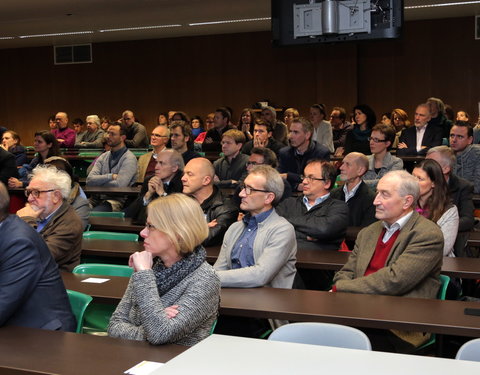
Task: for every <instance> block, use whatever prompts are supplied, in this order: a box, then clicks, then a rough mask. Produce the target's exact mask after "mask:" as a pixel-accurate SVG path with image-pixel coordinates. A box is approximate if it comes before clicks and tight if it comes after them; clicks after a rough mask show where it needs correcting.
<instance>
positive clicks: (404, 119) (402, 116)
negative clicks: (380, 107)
mask: <svg viewBox="0 0 480 375" xmlns="http://www.w3.org/2000/svg"><path fill="white" fill-rule="evenodd" d="M390 118H391V119H392V125H393V127H394V128H395V133H396V134H395V141H394V142H393V143H392V146H391V148H394V149H396V148H397V146H398V140H399V138H400V136H401V135H402V131H403V129H405V128H409V127H410V126H411V125H412V124H411V123H410V120H409V119H408V115H407V112H405V111H404V110H403V109H401V108H395V109H394V110H393V111H392V114H391V116H390Z"/></svg>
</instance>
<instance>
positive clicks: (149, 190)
mask: <svg viewBox="0 0 480 375" xmlns="http://www.w3.org/2000/svg"><path fill="white" fill-rule="evenodd" d="M183 167H184V165H183V159H182V156H181V155H180V154H179V153H178V152H177V151H175V150H172V149H168V150H165V151H163V152H161V153H159V154H158V155H157V164H156V166H155V174H154V175H153V176H151V177H149V178H148V179H146V180H145V182H144V183H143V185H142V190H141V191H140V194H139V195H138V197H137V199H135V200H134V201H133V202H132V203H131V204H130V205H129V206H128V207H127V208H126V209H125V216H126V217H131V218H133V222H134V223H138V224H144V223H145V219H146V218H147V212H146V209H147V206H148V204H149V203H150V202H151V201H153V200H154V199H156V198H158V197H163V196H166V195H168V194H171V193H179V192H182V189H183V186H182V181H181V178H182V174H183Z"/></svg>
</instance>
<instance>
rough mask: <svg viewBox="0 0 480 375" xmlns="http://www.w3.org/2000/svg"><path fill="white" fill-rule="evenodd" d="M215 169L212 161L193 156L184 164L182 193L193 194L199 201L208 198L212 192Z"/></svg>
mask: <svg viewBox="0 0 480 375" xmlns="http://www.w3.org/2000/svg"><path fill="white" fill-rule="evenodd" d="M214 176H215V169H214V168H213V165H212V163H211V162H210V161H209V160H208V159H205V158H195V159H192V160H190V161H189V162H188V163H187V165H186V166H185V169H184V173H183V177H182V183H183V193H184V194H188V195H191V196H193V197H194V198H195V199H197V200H198V201H199V202H200V203H202V202H203V200H204V199H200V197H206V198H208V197H209V196H210V195H211V194H212V192H213V178H214Z"/></svg>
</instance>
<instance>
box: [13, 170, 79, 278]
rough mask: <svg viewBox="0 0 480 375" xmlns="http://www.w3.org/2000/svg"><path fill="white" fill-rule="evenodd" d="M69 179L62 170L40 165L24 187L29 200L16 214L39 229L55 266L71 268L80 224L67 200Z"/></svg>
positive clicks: (76, 258) (70, 182)
mask: <svg viewBox="0 0 480 375" xmlns="http://www.w3.org/2000/svg"><path fill="white" fill-rule="evenodd" d="M71 186H72V180H71V179H70V177H69V176H68V174H67V173H66V172H64V171H60V170H58V169H57V168H55V167H49V166H45V165H39V166H37V167H36V168H35V169H34V170H33V171H32V178H31V180H30V182H29V184H28V187H27V188H26V189H25V196H26V197H27V198H28V203H27V204H26V205H25V207H24V208H22V209H20V210H18V211H17V215H18V216H19V217H21V218H22V219H23V220H25V222H27V223H28V224H30V225H31V226H32V227H33V228H35V230H36V231H37V232H38V233H40V234H41V235H42V237H43V239H44V240H45V242H46V243H47V246H48V248H49V250H50V253H51V254H52V256H53V258H54V259H55V261H56V262H57V264H58V268H59V269H60V270H63V271H70V272H71V271H72V270H73V269H74V268H75V266H77V265H78V264H79V263H80V253H81V251H82V233H83V225H82V221H81V220H80V217H79V216H78V215H77V213H76V212H75V209H74V208H73V207H72V206H71V205H70V203H68V201H67V199H68V198H69V196H70V191H71Z"/></svg>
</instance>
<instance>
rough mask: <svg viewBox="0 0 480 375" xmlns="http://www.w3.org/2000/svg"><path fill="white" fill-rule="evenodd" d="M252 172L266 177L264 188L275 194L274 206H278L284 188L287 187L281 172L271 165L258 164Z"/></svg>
mask: <svg viewBox="0 0 480 375" xmlns="http://www.w3.org/2000/svg"><path fill="white" fill-rule="evenodd" d="M250 174H254V175H260V176H263V177H265V180H266V183H265V186H264V190H267V191H268V192H271V193H273V194H274V195H275V199H274V200H273V202H272V206H276V205H277V204H278V203H279V202H280V199H282V196H283V190H284V189H285V184H284V182H283V179H282V177H281V176H280V173H278V171H277V170H276V169H273V168H272V167H271V166H269V165H257V166H256V167H255V168H253V169H252V171H251V172H250Z"/></svg>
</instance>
